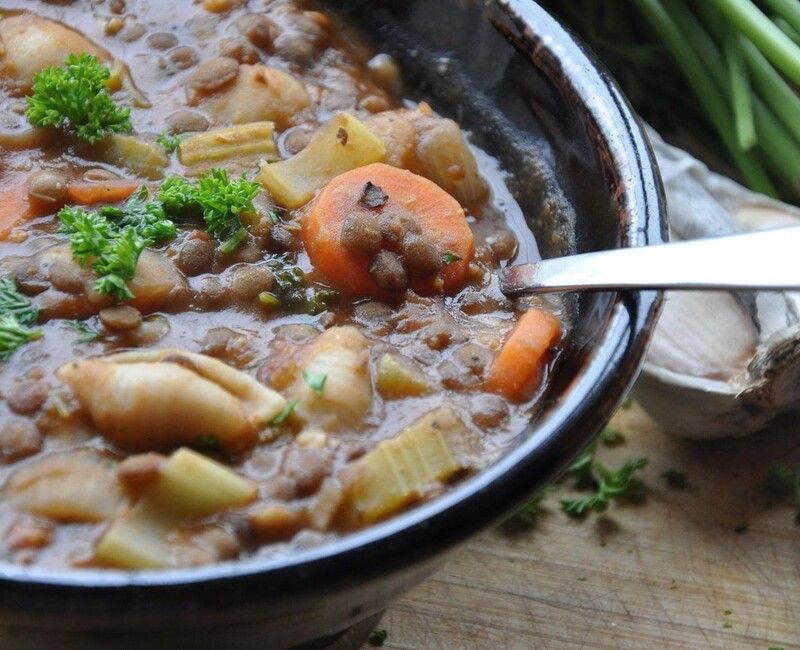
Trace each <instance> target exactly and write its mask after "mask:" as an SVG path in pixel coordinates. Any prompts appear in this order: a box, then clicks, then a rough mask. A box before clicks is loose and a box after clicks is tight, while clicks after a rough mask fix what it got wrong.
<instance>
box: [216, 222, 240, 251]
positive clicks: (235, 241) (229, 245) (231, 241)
mask: <svg viewBox="0 0 800 650" xmlns="http://www.w3.org/2000/svg"><path fill="white" fill-rule="evenodd" d="M245 239H247V230H245V229H244V228H239V230H237V231H236V232H234V233H233V234H232V235H231V236H230V237H228V238H227V239H226V240H225V241H224V242H222V243H221V244H220V245H219V246H218V248H217V250H219V252H220V253H222V254H223V255H230V254H231V253H233V251H235V250H236V249H237V248H239V244H241V243H242V242H243V241H244V240H245Z"/></svg>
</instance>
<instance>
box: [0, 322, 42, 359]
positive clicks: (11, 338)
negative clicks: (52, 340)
mask: <svg viewBox="0 0 800 650" xmlns="http://www.w3.org/2000/svg"><path fill="white" fill-rule="evenodd" d="M41 336H42V330H39V329H33V328H31V327H28V326H27V325H23V324H22V323H20V322H19V319H18V318H17V317H16V316H13V315H4V316H0V361H6V360H8V358H9V357H10V356H11V355H12V354H13V353H14V351H15V350H16V349H17V348H19V347H22V346H23V345H25V344H26V343H28V342H30V341H34V340H36V339H38V338H41Z"/></svg>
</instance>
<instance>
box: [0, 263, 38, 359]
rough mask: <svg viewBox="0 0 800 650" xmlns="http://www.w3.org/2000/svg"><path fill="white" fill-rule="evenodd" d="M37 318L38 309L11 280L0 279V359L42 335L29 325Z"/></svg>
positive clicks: (7, 356) (5, 357) (6, 357)
mask: <svg viewBox="0 0 800 650" xmlns="http://www.w3.org/2000/svg"><path fill="white" fill-rule="evenodd" d="M38 319H39V310H38V309H36V307H34V306H33V304H32V303H31V301H30V300H29V299H28V298H26V297H25V296H23V295H22V294H21V293H20V292H19V291H18V290H17V286H16V284H15V283H14V282H13V280H10V279H8V278H3V279H2V280H0V361H6V360H7V359H8V358H9V357H10V356H11V355H12V354H13V352H14V351H15V350H16V349H17V348H19V347H21V346H23V345H25V343H28V342H29V341H33V340H35V339H38V338H40V337H41V336H42V332H41V330H38V329H34V328H33V327H31V326H32V325H33V324H34V323H36V321H37V320H38Z"/></svg>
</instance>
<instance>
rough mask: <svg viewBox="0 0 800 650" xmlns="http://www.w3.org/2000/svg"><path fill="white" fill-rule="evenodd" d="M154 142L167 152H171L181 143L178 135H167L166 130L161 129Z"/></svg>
mask: <svg viewBox="0 0 800 650" xmlns="http://www.w3.org/2000/svg"><path fill="white" fill-rule="evenodd" d="M156 142H157V143H158V144H160V145H161V146H162V147H164V149H165V150H166V151H167V153H172V152H173V151H175V149H177V148H178V146H179V145H180V143H181V137H180V136H179V135H169V134H168V133H167V132H166V131H162V132H161V133H160V134H159V135H158V137H157V138H156Z"/></svg>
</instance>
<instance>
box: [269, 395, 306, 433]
mask: <svg viewBox="0 0 800 650" xmlns="http://www.w3.org/2000/svg"><path fill="white" fill-rule="evenodd" d="M299 402H300V400H299V399H297V398H295V399H293V400H289V401H288V402H286V406H284V407H283V408H282V409H281V412H280V413H278V415H276V416H275V417H274V418H272V420H271V421H270V423H269V425H270V426H271V427H277V426H279V425H281V424H283V423H284V422H286V420H287V419H288V418H289V416H290V415H291V414H292V413H294V410H295V408H297V404H298V403H299Z"/></svg>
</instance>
